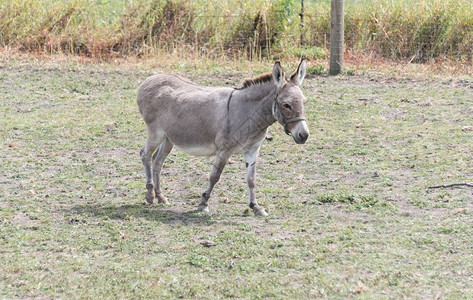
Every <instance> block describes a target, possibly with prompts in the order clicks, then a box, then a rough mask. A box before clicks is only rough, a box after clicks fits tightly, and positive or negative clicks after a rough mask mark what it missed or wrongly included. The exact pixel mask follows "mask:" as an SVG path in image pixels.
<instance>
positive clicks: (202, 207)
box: [197, 204, 210, 214]
mask: <svg viewBox="0 0 473 300" xmlns="http://www.w3.org/2000/svg"><path fill="white" fill-rule="evenodd" d="M197 209H198V210H199V211H201V212H203V213H205V214H209V213H210V210H209V206H208V205H202V204H200V205H199V207H197Z"/></svg>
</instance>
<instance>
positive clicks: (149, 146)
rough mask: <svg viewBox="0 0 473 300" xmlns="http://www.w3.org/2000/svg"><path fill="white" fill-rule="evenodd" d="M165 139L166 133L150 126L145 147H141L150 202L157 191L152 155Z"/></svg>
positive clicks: (147, 198)
mask: <svg viewBox="0 0 473 300" xmlns="http://www.w3.org/2000/svg"><path fill="white" fill-rule="evenodd" d="M163 139H164V133H161V132H156V131H151V130H150V129H149V128H148V138H147V139H146V144H145V145H144V147H143V149H141V152H140V156H141V161H142V163H143V168H144V170H145V175H146V194H145V199H146V202H148V203H149V204H153V200H154V196H155V192H154V185H153V174H152V172H151V156H152V154H153V152H154V151H155V150H156V148H158V146H159V144H161V142H162V141H163Z"/></svg>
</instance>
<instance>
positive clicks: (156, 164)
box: [153, 137, 174, 205]
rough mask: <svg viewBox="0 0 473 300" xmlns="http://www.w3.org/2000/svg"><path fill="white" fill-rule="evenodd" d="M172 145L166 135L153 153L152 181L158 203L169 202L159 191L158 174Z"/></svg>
mask: <svg viewBox="0 0 473 300" xmlns="http://www.w3.org/2000/svg"><path fill="white" fill-rule="evenodd" d="M173 146H174V145H173V144H172V143H171V141H170V140H169V139H168V138H167V137H166V138H165V139H164V140H163V142H162V143H161V145H160V146H159V148H158V150H157V151H156V152H155V153H154V154H153V182H154V192H155V194H156V198H158V203H164V204H166V205H167V204H169V201H168V199H166V197H164V195H163V194H162V192H161V187H160V184H159V175H160V174H161V169H162V167H163V164H164V160H165V159H166V157H167V156H168V154H169V153H170V152H171V150H172V147H173Z"/></svg>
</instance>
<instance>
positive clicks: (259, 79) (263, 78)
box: [242, 73, 273, 89]
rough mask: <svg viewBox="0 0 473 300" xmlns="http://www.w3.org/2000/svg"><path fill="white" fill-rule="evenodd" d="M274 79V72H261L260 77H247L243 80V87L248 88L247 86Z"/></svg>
mask: <svg viewBox="0 0 473 300" xmlns="http://www.w3.org/2000/svg"><path fill="white" fill-rule="evenodd" d="M272 79H273V74H272V73H265V74H261V75H259V76H258V77H255V78H247V79H245V80H244V81H243V87H242V89H246V88H247V87H250V86H253V85H258V84H263V83H267V82H269V81H271V80H272Z"/></svg>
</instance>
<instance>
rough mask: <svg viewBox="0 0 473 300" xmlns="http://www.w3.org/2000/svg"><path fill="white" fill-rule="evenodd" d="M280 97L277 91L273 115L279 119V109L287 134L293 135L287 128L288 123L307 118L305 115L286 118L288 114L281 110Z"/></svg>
mask: <svg viewBox="0 0 473 300" xmlns="http://www.w3.org/2000/svg"><path fill="white" fill-rule="evenodd" d="M278 97H279V94H277V92H276V98H275V99H274V102H273V107H272V112H273V117H274V118H275V119H276V120H277V117H276V110H279V114H280V115H281V118H282V124H283V126H284V132H285V133H286V134H287V135H291V132H290V131H289V129H287V124H289V123H294V122H297V121H305V118H303V117H294V118H290V119H288V118H286V116H285V115H284V114H283V112H282V111H281V107H280V106H279V101H278Z"/></svg>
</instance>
